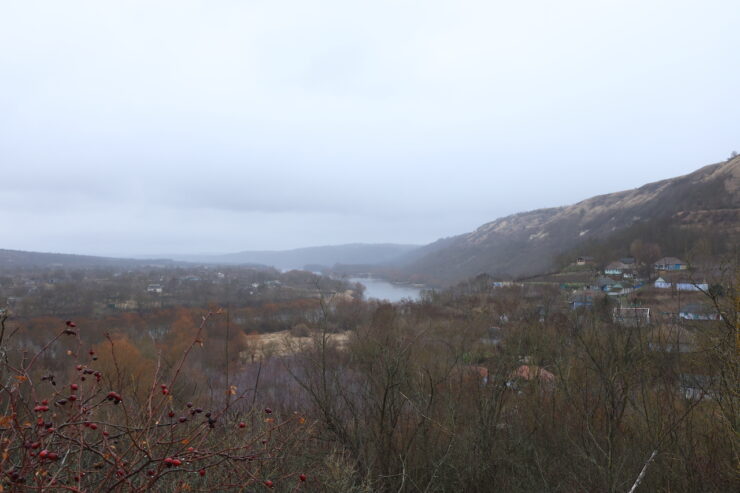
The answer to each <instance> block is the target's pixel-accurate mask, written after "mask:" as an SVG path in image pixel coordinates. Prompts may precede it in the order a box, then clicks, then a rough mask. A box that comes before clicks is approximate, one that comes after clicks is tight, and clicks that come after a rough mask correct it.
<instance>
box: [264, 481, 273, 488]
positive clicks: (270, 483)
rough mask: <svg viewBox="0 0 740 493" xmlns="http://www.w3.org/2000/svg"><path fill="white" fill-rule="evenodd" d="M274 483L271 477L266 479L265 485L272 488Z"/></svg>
mask: <svg viewBox="0 0 740 493" xmlns="http://www.w3.org/2000/svg"><path fill="white" fill-rule="evenodd" d="M272 485H273V482H272V481H270V480H269V479H268V480H267V481H265V486H267V487H268V488H272Z"/></svg>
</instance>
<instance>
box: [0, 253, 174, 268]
mask: <svg viewBox="0 0 740 493" xmlns="http://www.w3.org/2000/svg"><path fill="white" fill-rule="evenodd" d="M174 264H175V262H173V261H172V260H170V259H130V258H114V257H97V256H93V255H75V254H68V253H45V252H27V251H23V250H6V249H0V269H13V268H29V267H54V266H59V267H65V268H93V267H122V268H133V267H146V266H167V265H174Z"/></svg>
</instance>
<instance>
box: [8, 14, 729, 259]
mask: <svg viewBox="0 0 740 493" xmlns="http://www.w3.org/2000/svg"><path fill="white" fill-rule="evenodd" d="M738 22H740V7H739V6H738V4H737V2H734V1H730V0H728V1H707V2H701V3H698V2H681V1H679V2H676V1H670V2H669V1H656V2H641V1H636V0H634V1H633V0H630V1H620V2H617V1H609V0H605V1H599V2H594V1H586V0H583V1H575V0H568V1H564V2H550V1H545V0H531V1H527V2H490V1H472V0H471V1H461V2H443V1H431V2H424V3H419V2H411V1H390V0H388V1H377V2H368V3H365V4H364V5H362V6H358V5H357V2H341V1H328V0H322V1H318V2H302V1H297V0H296V1H280V0H277V1H270V2H264V1H252V2H241V1H239V2H237V1H224V2H194V1H177V2H174V1H173V2H143V1H142V2H125V3H121V4H110V3H101V2H92V1H91V2H78V1H69V2H32V1H29V2H14V3H6V4H3V5H2V6H0V45H2V46H4V47H6V49H4V50H1V51H0V71H2V77H0V167H1V168H2V175H1V176H0V179H2V193H0V222H1V223H2V225H3V229H4V235H3V241H2V242H0V248H18V249H28V250H40V251H63V252H78V253H95V254H111V255H128V254H161V253H189V252H196V253H198V252H202V253H205V252H229V251H238V250H245V249H283V248H294V247H302V246H309V245H322V244H331V243H348V242H399V243H425V242H429V241H433V240H434V239H436V238H438V237H442V236H449V235H452V234H457V233H461V232H465V231H469V230H471V229H473V228H475V227H476V226H478V225H480V224H481V223H483V222H486V221H489V220H492V219H495V218H496V217H498V216H501V215H504V214H509V213H512V212H517V211H520V210H527V209H534V208H540V207H546V206H554V205H561V204H566V203H571V202H574V201H577V200H580V199H583V198H586V197H588V196H591V195H596V194H599V193H607V192H611V191H616V190H620V189H624V188H632V187H635V186H639V185H641V184H643V183H645V182H649V181H653V180H657V179H661V178H667V177H671V176H675V175H680V174H683V173H687V172H690V171H692V170H693V169H695V168H697V167H699V166H701V165H704V164H709V163H712V162H716V161H720V160H722V159H724V158H726V157H727V155H729V153H730V152H731V151H732V150H733V149H738V148H740V141H738V136H739V135H740V122H739V121H738V119H737V115H738V114H740V98H737V87H740V68H739V67H740V66H738V64H737V63H735V62H736V60H737V54H736V49H737V47H738V46H740V31H738V30H737V25H738ZM738 150H740V149H738Z"/></svg>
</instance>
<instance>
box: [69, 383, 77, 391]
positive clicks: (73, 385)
mask: <svg viewBox="0 0 740 493" xmlns="http://www.w3.org/2000/svg"><path fill="white" fill-rule="evenodd" d="M69 388H70V389H72V390H77V389H79V388H80V386H79V385H77V384H76V383H73V384H72V385H70V386H69Z"/></svg>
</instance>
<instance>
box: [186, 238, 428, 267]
mask: <svg viewBox="0 0 740 493" xmlns="http://www.w3.org/2000/svg"><path fill="white" fill-rule="evenodd" d="M418 248H419V246H418V245H398V244H392V243H384V244H363V243H353V244H348V245H331V246H317V247H308V248H297V249H294V250H282V251H245V252H239V253H230V254H224V255H178V256H174V257H173V258H175V259H177V260H185V261H190V262H201V263H214V264H262V265H270V266H273V267H276V268H278V269H302V268H304V267H305V266H313V267H314V268H315V267H318V266H326V267H332V266H333V265H335V264H362V265H378V264H383V263H389V262H393V261H395V260H396V259H398V258H400V257H401V256H403V255H406V254H408V253H410V252H413V251H414V250H416V249H418Z"/></svg>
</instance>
